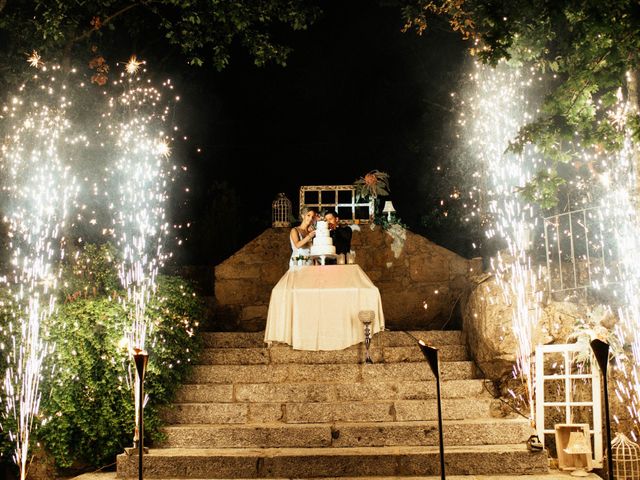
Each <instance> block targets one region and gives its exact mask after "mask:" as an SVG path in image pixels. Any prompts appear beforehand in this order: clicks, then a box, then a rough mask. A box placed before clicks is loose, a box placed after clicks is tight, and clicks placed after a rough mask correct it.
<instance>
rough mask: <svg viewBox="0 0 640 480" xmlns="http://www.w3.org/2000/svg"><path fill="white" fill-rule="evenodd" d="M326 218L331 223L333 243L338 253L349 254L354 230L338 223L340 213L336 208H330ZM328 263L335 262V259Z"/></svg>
mask: <svg viewBox="0 0 640 480" xmlns="http://www.w3.org/2000/svg"><path fill="white" fill-rule="evenodd" d="M324 220H325V221H326V222H327V223H328V224H329V230H330V235H331V238H333V245H334V246H335V247H336V253H337V254H338V255H340V254H345V255H346V254H347V253H349V251H350V250H351V236H352V234H353V231H352V230H351V229H350V228H349V227H347V226H343V225H339V224H338V220H339V218H338V213H337V212H336V211H335V210H329V211H328V212H326V213H325V214H324ZM327 263H333V264H335V263H336V262H335V260H333V261H331V262H328V261H327Z"/></svg>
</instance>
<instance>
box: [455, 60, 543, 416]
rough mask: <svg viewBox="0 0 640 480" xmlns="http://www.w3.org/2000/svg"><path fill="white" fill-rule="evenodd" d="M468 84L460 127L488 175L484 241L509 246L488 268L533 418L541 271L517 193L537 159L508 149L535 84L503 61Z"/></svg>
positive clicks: (530, 220) (531, 219)
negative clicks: (506, 309)
mask: <svg viewBox="0 0 640 480" xmlns="http://www.w3.org/2000/svg"><path fill="white" fill-rule="evenodd" d="M470 80H471V83H472V85H473V94H472V95H471V96H470V98H468V100H467V101H466V102H465V103H466V105H467V109H468V111H467V112H465V114H463V115H462V116H461V120H460V122H459V123H460V125H461V126H464V127H465V130H464V132H465V135H466V136H467V147H468V149H469V150H470V151H471V153H472V155H473V156H474V158H475V159H477V161H478V162H479V163H480V164H481V165H482V168H483V170H484V171H485V172H486V177H487V178H486V186H485V188H484V190H485V195H486V198H487V200H488V208H489V211H490V213H491V216H492V217H493V219H494V222H493V225H492V226H491V227H490V228H489V229H488V230H487V237H488V238H492V237H498V238H500V239H502V240H504V241H505V242H506V245H507V250H506V251H505V252H501V253H499V254H498V255H497V256H496V257H495V258H493V259H492V268H493V271H494V272H495V274H496V280H497V284H498V285H499V287H500V288H501V290H502V293H503V297H504V302H505V303H506V304H507V305H511V306H512V327H513V334H514V336H515V337H516V339H517V352H516V365H515V372H514V374H515V375H516V376H519V377H520V378H521V379H522V380H523V382H524V383H525V387H526V392H527V395H528V398H527V399H526V400H527V402H528V404H529V408H530V412H529V413H530V418H531V419H533V412H534V409H533V408H534V402H533V392H534V390H533V381H534V379H533V374H534V372H533V371H532V369H531V359H532V354H533V333H534V331H535V327H536V325H537V324H538V321H539V319H540V308H539V302H540V299H541V293H542V292H541V291H540V290H539V287H538V280H539V276H540V272H538V271H537V270H536V269H535V268H533V267H532V265H531V260H530V258H529V255H528V252H527V251H528V250H529V247H530V239H529V232H531V231H532V230H533V228H534V227H535V219H536V212H535V210H534V207H533V206H532V205H530V204H528V203H527V202H525V201H523V200H522V198H521V197H520V195H519V193H518V190H519V188H520V187H522V186H523V185H525V184H526V183H527V182H528V181H529V180H531V178H532V176H533V173H534V172H535V169H536V166H537V165H538V164H539V163H540V158H538V156H537V155H536V152H535V150H534V149H533V148H525V149H524V151H523V152H522V153H521V154H514V153H509V152H507V149H508V147H509V145H510V142H511V141H512V139H513V138H514V137H515V136H516V135H517V133H518V130H519V128H520V127H521V126H522V125H524V124H526V123H527V122H528V121H530V120H531V119H532V117H531V113H530V110H531V106H530V105H529V101H528V99H527V98H526V96H525V93H526V91H527V89H528V88H529V87H530V86H531V84H532V82H533V81H534V80H533V79H532V78H527V77H526V76H525V75H524V74H523V72H522V71H520V70H516V69H511V68H509V67H508V66H507V65H506V64H504V63H502V64H500V65H499V66H498V67H497V68H495V69H493V68H490V67H486V66H483V65H481V64H479V63H476V64H475V68H474V72H473V73H472V74H471V76H470ZM481 190H482V189H480V188H477V189H476V191H477V192H479V191H481Z"/></svg>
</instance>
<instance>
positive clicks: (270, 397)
mask: <svg viewBox="0 0 640 480" xmlns="http://www.w3.org/2000/svg"><path fill="white" fill-rule="evenodd" d="M485 382H486V380H483V379H471V380H447V381H445V382H442V386H441V393H442V398H469V399H471V398H475V397H488V396H490V395H491V394H490V392H489V390H488V388H490V387H489V386H486V388H485ZM434 398H436V382H435V380H432V381H423V382H379V383H363V382H361V383H236V384H233V385H232V384H221V383H208V384H185V385H182V386H181V387H180V389H179V390H178V392H177V393H176V397H175V401H176V402H177V403H207V402H217V403H232V402H249V403H251V402H262V403H265V402H311V403H313V402H343V401H363V400H371V399H376V400H428V399H434Z"/></svg>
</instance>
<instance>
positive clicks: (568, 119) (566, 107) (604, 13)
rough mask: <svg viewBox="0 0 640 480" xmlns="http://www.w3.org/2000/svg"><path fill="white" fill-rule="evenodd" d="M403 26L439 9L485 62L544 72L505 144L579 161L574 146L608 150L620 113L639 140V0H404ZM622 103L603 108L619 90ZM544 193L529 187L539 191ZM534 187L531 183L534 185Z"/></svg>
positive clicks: (618, 137)
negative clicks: (533, 110) (531, 105)
mask: <svg viewBox="0 0 640 480" xmlns="http://www.w3.org/2000/svg"><path fill="white" fill-rule="evenodd" d="M403 15H404V18H405V21H406V24H405V29H406V30H410V29H414V30H416V31H417V32H418V33H421V32H422V31H424V29H425V28H428V21H429V17H430V16H431V15H444V16H446V17H447V18H448V19H449V22H450V24H451V27H452V28H453V29H454V30H456V31H459V32H461V34H462V35H463V36H464V37H465V38H467V39H468V40H469V41H470V45H469V50H470V51H471V53H472V54H474V55H477V57H478V58H479V59H480V60H481V61H483V62H485V63H489V64H492V65H496V64H497V62H499V61H500V60H501V59H506V60H510V61H511V62H514V63H516V64H520V65H524V66H526V67H528V68H533V69H535V71H537V72H539V73H540V74H541V75H544V76H546V77H548V79H549V81H548V83H547V92H546V96H545V98H544V101H543V103H542V106H541V108H540V113H539V115H538V117H537V118H535V119H534V120H533V121H532V122H531V123H529V124H527V125H525V126H523V127H522V129H521V131H520V133H519V135H518V136H517V138H515V139H514V141H513V143H512V145H511V149H512V150H514V151H518V150H520V149H522V147H523V146H524V145H525V144H527V143H535V144H537V145H538V147H539V148H540V150H541V151H542V153H543V154H544V155H545V157H546V158H548V159H550V160H551V161H552V162H554V163H556V164H557V163H561V162H569V161H572V160H574V161H579V157H580V150H581V149H584V148H585V147H587V148H593V149H595V150H596V151H616V150H617V149H619V148H620V145H621V142H622V138H623V134H624V129H622V128H621V125H620V123H621V121H622V120H624V121H625V122H626V125H627V126H628V127H630V129H631V131H632V134H633V135H634V137H635V138H636V139H640V129H639V128H638V127H639V125H640V120H639V117H638V106H639V102H638V93H637V80H638V70H639V68H640V4H639V3H638V2H637V1H635V0H606V1H584V0H563V1H555V0H438V1H434V0H427V1H425V0H408V1H406V2H404V6H403ZM621 88H622V92H623V94H624V97H625V99H626V100H628V101H629V103H630V107H631V108H630V109H629V112H628V115H627V117H626V118H625V119H620V118H616V117H615V116H612V115H610V113H609V111H610V110H611V108H612V107H613V105H614V104H615V103H616V101H617V94H618V91H619V89H621ZM539 178H540V179H542V180H545V181H544V182H543V184H540V185H539V186H540V187H541V189H542V190H547V192H546V193H545V192H535V193H534V192H529V193H531V194H532V195H533V196H534V197H535V196H542V197H545V198H547V194H548V188H549V187H550V185H551V184H550V183H549V182H548V181H547V180H548V179H545V178H543V177H539ZM534 187H535V185H534Z"/></svg>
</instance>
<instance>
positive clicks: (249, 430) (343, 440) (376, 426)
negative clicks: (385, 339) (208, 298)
mask: <svg viewBox="0 0 640 480" xmlns="http://www.w3.org/2000/svg"><path fill="white" fill-rule="evenodd" d="M443 428H444V433H443V438H444V443H445V445H489V444H508V443H513V444H520V443H524V442H525V441H526V440H527V438H529V435H531V434H532V433H533V432H532V429H531V426H530V425H529V422H528V421H527V420H526V419H508V420H505V419H474V420H456V421H448V422H446V423H444V427H443ZM163 430H164V433H165V434H166V440H165V441H164V442H163V443H162V445H161V446H162V447H163V448H240V447H241V448H268V447H273V448H280V447H297V448H313V447H339V448H345V447H382V446H398V445H438V444H439V443H438V442H439V440H438V424H437V422H435V421H430V422H369V423H334V424H318V423H311V424H293V425H292V424H289V425H286V424H285V425H283V424H269V425H266V424H265V425H206V424H205V425H173V426H169V427H165V428H164V429H163Z"/></svg>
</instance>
